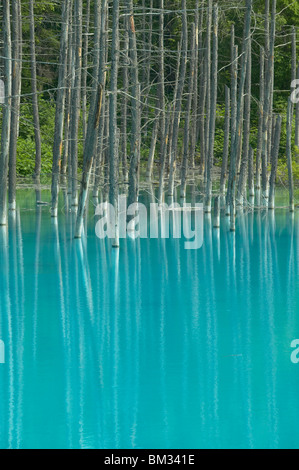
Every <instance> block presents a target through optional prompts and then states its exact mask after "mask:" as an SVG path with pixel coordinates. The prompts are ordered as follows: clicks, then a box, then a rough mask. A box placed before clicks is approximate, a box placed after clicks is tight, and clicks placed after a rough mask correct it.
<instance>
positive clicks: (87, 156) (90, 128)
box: [75, 84, 103, 238]
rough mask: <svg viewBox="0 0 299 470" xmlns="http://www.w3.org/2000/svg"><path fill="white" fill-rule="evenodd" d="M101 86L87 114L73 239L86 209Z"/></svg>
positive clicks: (77, 236)
mask: <svg viewBox="0 0 299 470" xmlns="http://www.w3.org/2000/svg"><path fill="white" fill-rule="evenodd" d="M102 96H103V86H102V85H101V84H99V86H98V90H97V93H96V100H93V101H92V103H91V106H92V109H91V111H90V113H89V118H88V125H87V134H86V140H85V147H84V155H83V173H82V180H81V189H80V197H79V204H78V212H77V221H76V229H75V238H81V235H82V229H83V216H84V211H85V208H86V200H87V194H88V188H89V180H90V174H91V169H92V163H93V158H94V154H95V150H96V145H97V136H98V127H99V122H100V115H101V107H102Z"/></svg>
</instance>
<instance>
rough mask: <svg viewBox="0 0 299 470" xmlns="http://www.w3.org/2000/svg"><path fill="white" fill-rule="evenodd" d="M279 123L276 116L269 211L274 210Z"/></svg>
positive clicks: (279, 119)
mask: <svg viewBox="0 0 299 470" xmlns="http://www.w3.org/2000/svg"><path fill="white" fill-rule="evenodd" d="M281 122H282V119H281V117H280V116H277V118H276V122H275V132H274V143H273V153H272V164H271V176H270V191H269V203H268V208H269V209H274V208H275V180H276V173H277V163H278V153H279V144H280V134H281Z"/></svg>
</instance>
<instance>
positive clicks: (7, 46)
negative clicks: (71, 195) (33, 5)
mask: <svg viewBox="0 0 299 470" xmlns="http://www.w3.org/2000/svg"><path fill="white" fill-rule="evenodd" d="M2 8H3V44H4V45H3V53H4V59H3V60H4V82H5V102H4V111H3V118H2V133H1V151H0V225H6V223H7V215H6V206H7V173H8V160H9V141H10V121H11V91H12V76H11V30H10V2H9V0H3V7H2Z"/></svg>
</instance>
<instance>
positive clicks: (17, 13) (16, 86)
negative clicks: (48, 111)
mask: <svg viewBox="0 0 299 470" xmlns="http://www.w3.org/2000/svg"><path fill="white" fill-rule="evenodd" d="M31 3H32V0H30V4H29V6H30V9H29V10H30V16H31ZM12 18H13V21H12V102H11V108H12V109H11V129H10V148H9V184H8V208H9V209H10V210H15V209H16V163H17V143H18V135H19V120H20V102H21V79H22V12H21V2H20V0H15V1H13V2H12ZM31 55H32V54H31ZM32 84H33V79H32ZM32 91H33V89H32ZM34 127H35V126H34ZM38 130H39V129H38ZM39 139H40V134H39ZM39 156H40V146H39ZM36 160H37V158H36ZM39 161H40V158H39ZM39 168H40V166H39Z"/></svg>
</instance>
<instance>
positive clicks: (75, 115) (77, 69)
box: [70, 0, 82, 206]
mask: <svg viewBox="0 0 299 470" xmlns="http://www.w3.org/2000/svg"><path fill="white" fill-rule="evenodd" d="M73 24H74V45H73V47H74V50H73V55H74V60H73V75H74V86H73V89H72V93H71V135H70V137H71V146H70V147H71V149H70V150H71V158H72V205H73V206H77V205H78V199H77V198H78V196H77V187H78V134H79V116H80V102H81V79H82V0H75V3H74V19H73Z"/></svg>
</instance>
